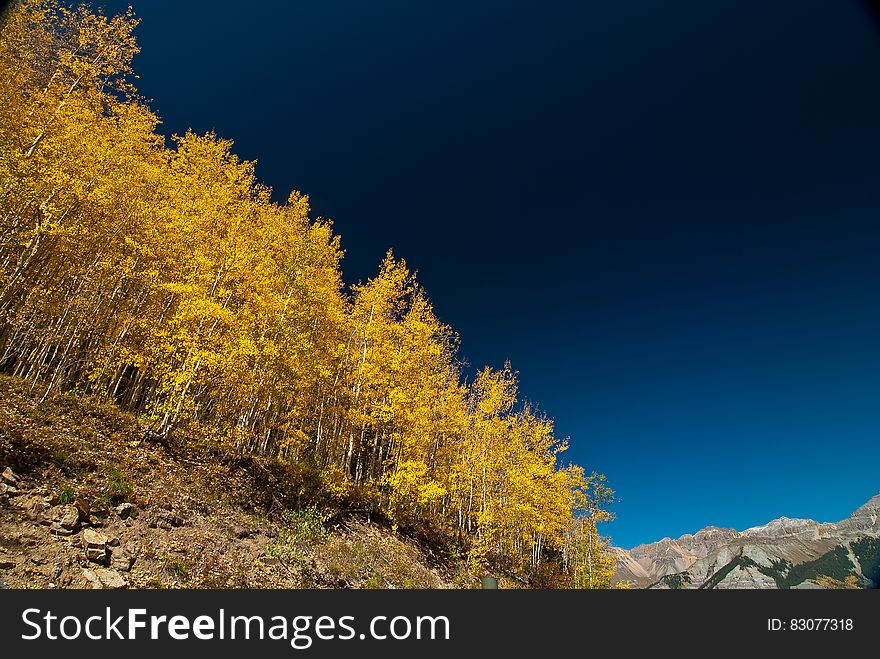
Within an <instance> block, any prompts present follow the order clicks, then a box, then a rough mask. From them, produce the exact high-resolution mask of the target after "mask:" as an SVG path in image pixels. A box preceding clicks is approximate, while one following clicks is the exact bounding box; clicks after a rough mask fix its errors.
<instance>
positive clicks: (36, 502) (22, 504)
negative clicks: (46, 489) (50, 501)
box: [12, 494, 49, 521]
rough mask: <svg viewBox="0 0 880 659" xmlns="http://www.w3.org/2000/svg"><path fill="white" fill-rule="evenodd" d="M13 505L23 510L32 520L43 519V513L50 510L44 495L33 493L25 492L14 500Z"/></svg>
mask: <svg viewBox="0 0 880 659" xmlns="http://www.w3.org/2000/svg"><path fill="white" fill-rule="evenodd" d="M12 505H13V506H14V507H16V508H18V509H19V510H21V511H22V512H23V513H24V514H25V516H26V517H27V518H28V519H30V520H31V521H41V520H42V513H44V512H45V511H46V510H48V508H49V506H47V505H46V502H45V501H44V500H43V498H42V497H39V496H34V495H32V494H23V495H21V496H18V497H16V498H15V500H14V501H12Z"/></svg>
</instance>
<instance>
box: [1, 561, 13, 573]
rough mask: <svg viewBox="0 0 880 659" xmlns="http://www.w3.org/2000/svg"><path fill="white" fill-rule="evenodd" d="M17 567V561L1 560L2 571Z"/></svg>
mask: <svg viewBox="0 0 880 659" xmlns="http://www.w3.org/2000/svg"><path fill="white" fill-rule="evenodd" d="M14 567H15V561H9V560H6V559H5V558H3V559H0V570H11V569H12V568H14Z"/></svg>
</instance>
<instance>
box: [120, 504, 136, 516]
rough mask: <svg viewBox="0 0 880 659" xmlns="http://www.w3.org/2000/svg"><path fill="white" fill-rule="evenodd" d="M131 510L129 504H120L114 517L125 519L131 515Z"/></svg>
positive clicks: (132, 508) (132, 506) (132, 507)
mask: <svg viewBox="0 0 880 659" xmlns="http://www.w3.org/2000/svg"><path fill="white" fill-rule="evenodd" d="M133 510H134V505H132V504H130V503H120V504H119V505H118V506H116V515H117V516H118V517H119V518H120V519H127V518H128V517H129V516H130V515H131V513H132V511H133Z"/></svg>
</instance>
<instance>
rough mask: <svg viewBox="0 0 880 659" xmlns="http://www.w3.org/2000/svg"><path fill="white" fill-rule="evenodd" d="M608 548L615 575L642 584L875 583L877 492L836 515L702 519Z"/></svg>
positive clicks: (879, 534) (879, 530) (879, 551)
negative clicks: (720, 522)
mask: <svg viewBox="0 0 880 659" xmlns="http://www.w3.org/2000/svg"><path fill="white" fill-rule="evenodd" d="M616 553H617V556H618V570H617V574H616V579H618V580H621V581H631V582H633V583H635V584H636V585H637V586H640V587H643V588H644V587H647V588H816V587H836V586H843V585H848V586H851V587H863V588H876V587H878V586H880V494H878V495H877V496H875V497H873V498H872V499H871V500H870V501H868V502H867V503H865V504H864V505H863V506H861V507H859V508H858V509H857V510H856V511H855V512H853V513H852V515H850V516H849V517H848V518H847V519H845V520H842V521H840V522H834V523H820V522H815V521H813V520H810V519H792V518H789V517H780V518H779V519H775V520H773V521H772V522H770V523H768V524H765V525H763V526H758V527H754V528H750V529H746V530H745V531H736V530H734V529H722V528H718V527H714V526H710V527H707V528H705V529H702V530H700V531H698V532H697V533H695V534H693V535H690V534H685V535H683V536H681V537H680V538H677V539H675V540H673V539H670V538H664V539H663V540H660V541H659V542H654V543H650V544H646V545H639V546H638V547H634V548H633V549H631V550H629V551H627V550H624V549H617V550H616Z"/></svg>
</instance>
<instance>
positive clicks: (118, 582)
mask: <svg viewBox="0 0 880 659" xmlns="http://www.w3.org/2000/svg"><path fill="white" fill-rule="evenodd" d="M95 574H96V575H97V577H98V580H99V581H100V582H101V585H102V586H103V587H104V588H111V589H114V590H117V589H120V588H128V582H127V581H126V580H125V579H123V578H122V575H121V574H119V572H117V571H116V570H108V569H106V568H101V567H99V568H96V569H95Z"/></svg>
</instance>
